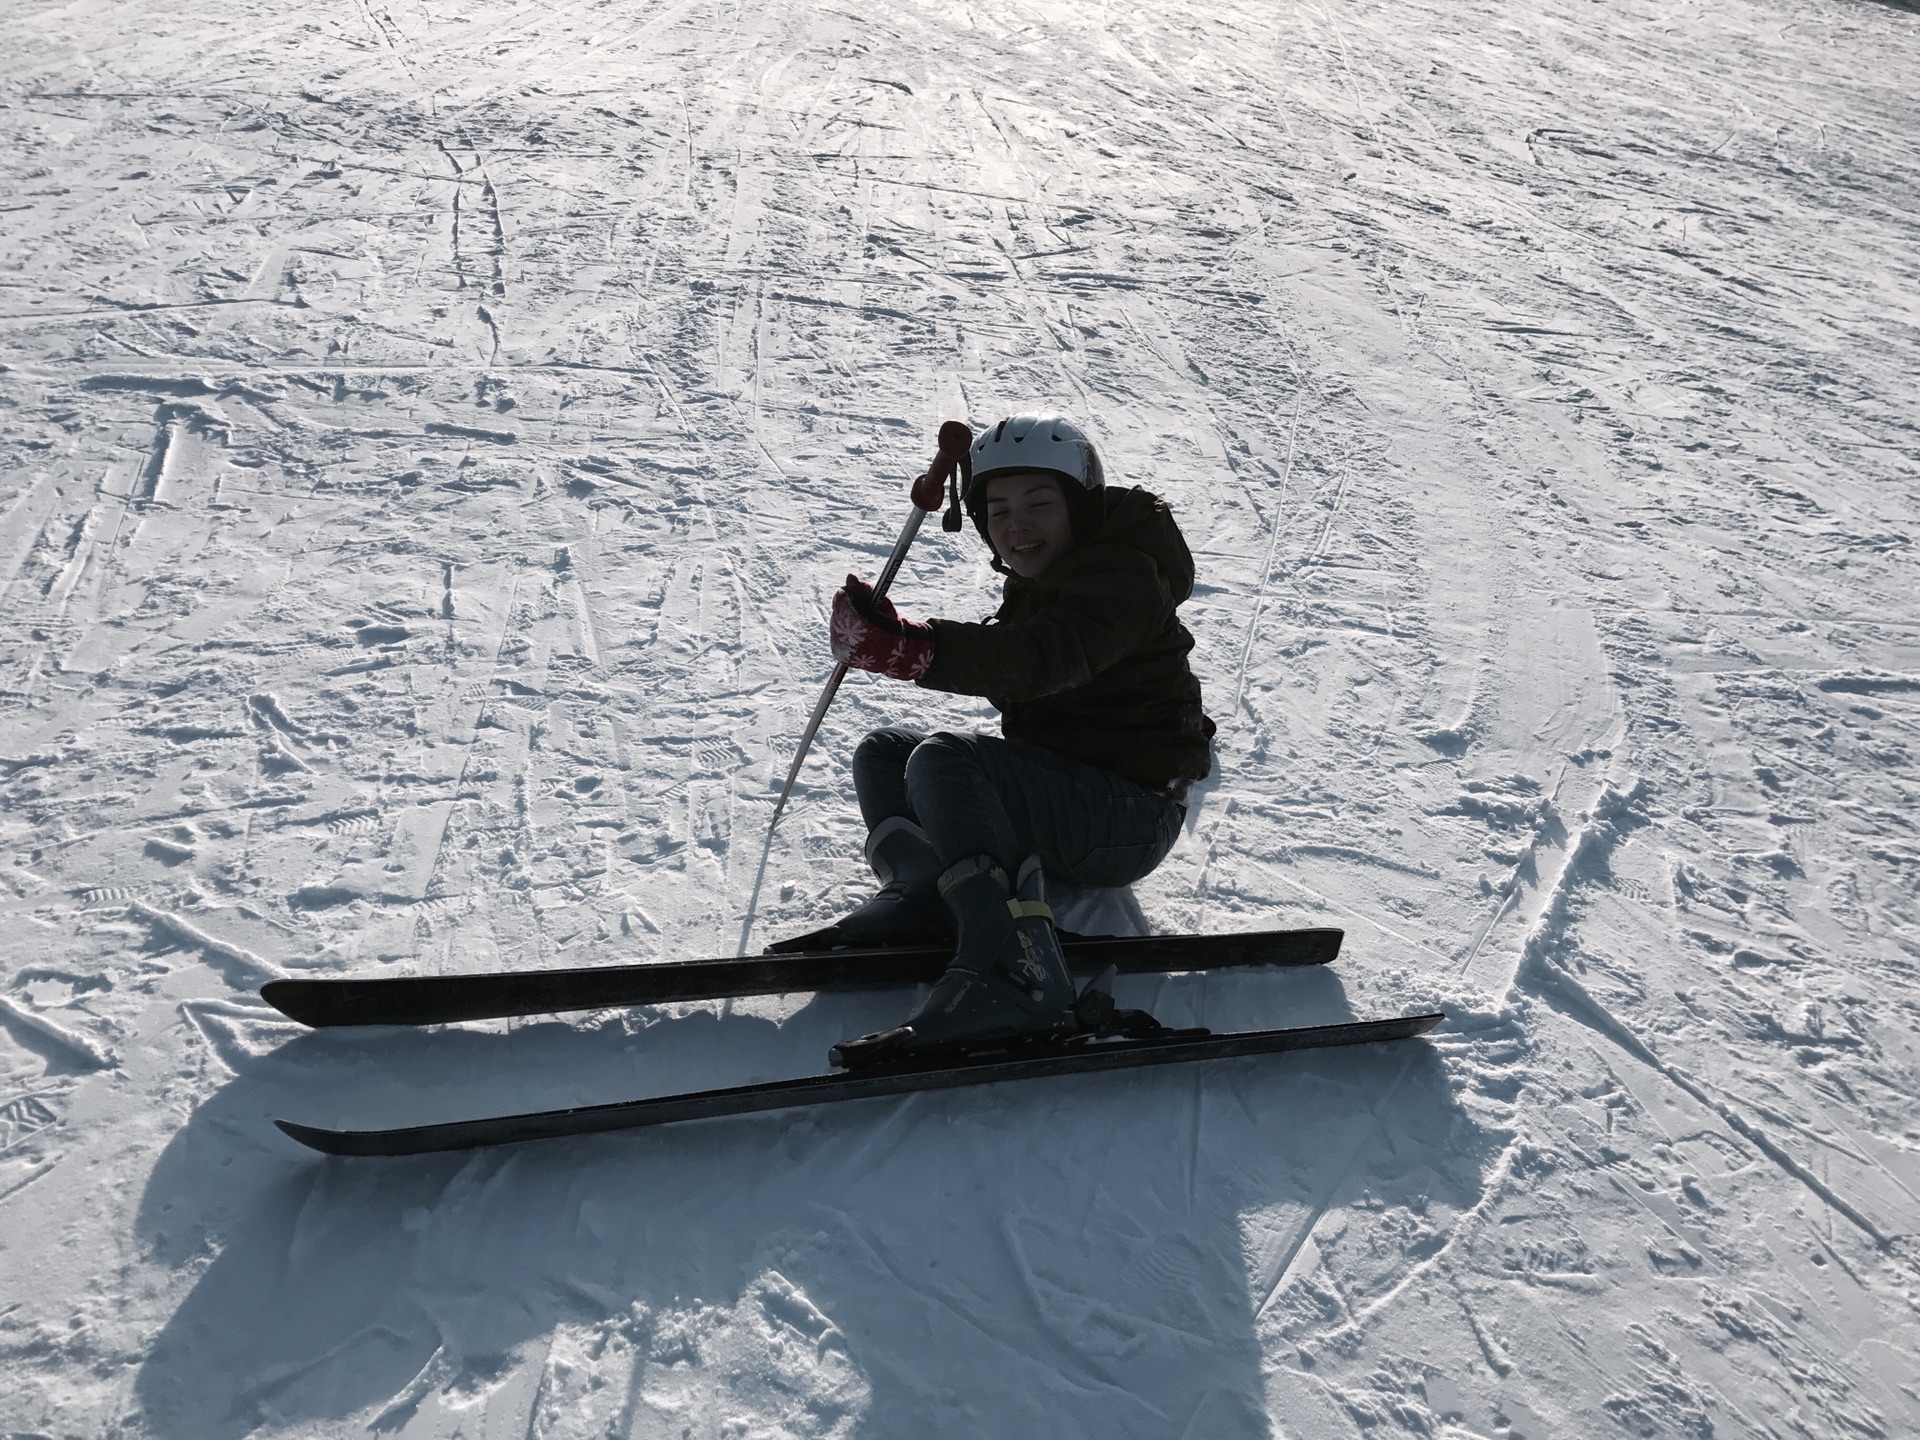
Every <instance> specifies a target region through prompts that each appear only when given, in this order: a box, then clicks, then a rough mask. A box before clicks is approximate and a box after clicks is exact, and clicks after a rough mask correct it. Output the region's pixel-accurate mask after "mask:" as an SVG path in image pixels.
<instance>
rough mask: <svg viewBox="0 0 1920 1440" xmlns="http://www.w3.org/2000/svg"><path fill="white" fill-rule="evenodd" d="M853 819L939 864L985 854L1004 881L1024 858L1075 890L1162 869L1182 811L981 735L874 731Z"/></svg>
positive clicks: (1046, 755) (858, 771)
mask: <svg viewBox="0 0 1920 1440" xmlns="http://www.w3.org/2000/svg"><path fill="white" fill-rule="evenodd" d="M853 785H854V789H855V790H856V791H857V792H858V793H859V796H860V813H861V814H862V815H863V816H864V817H865V818H866V822H867V828H868V829H869V830H871V829H873V828H874V827H875V826H876V825H878V824H879V823H880V822H881V821H882V820H885V819H887V818H888V817H889V816H893V815H899V816H904V817H905V818H906V819H909V820H912V821H914V822H915V823H916V824H918V825H919V826H920V828H921V829H922V830H924V831H926V832H927V838H928V839H929V840H930V841H932V843H933V848H934V850H935V851H936V852H938V854H939V856H940V862H941V864H942V865H952V864H954V863H956V862H957V861H960V860H964V859H966V858H967V856H969V855H991V856H993V857H994V858H995V859H996V860H998V861H999V862H1000V864H1001V865H1002V866H1003V867H1005V869H1006V871H1007V873H1008V874H1009V875H1011V874H1013V873H1014V871H1015V870H1016V869H1017V868H1018V867H1019V866H1020V864H1021V862H1022V861H1024V860H1025V859H1026V858H1027V856H1029V855H1038V856H1039V857H1040V863H1041V865H1042V866H1044V867H1045V869H1046V872H1047V874H1049V875H1051V876H1054V877H1056V878H1058V879H1061V880H1067V881H1071V882H1072V883H1074V884H1076V885H1100V886H1106V885H1129V884H1132V883H1133V882H1134V881H1135V880H1138V879H1139V878H1140V877H1141V876H1142V875H1145V874H1147V873H1148V872H1149V871H1151V870H1152V869H1153V867H1154V866H1156V865H1158V864H1159V863H1160V862H1161V861H1162V860H1163V859H1165V858H1166V854H1167V851H1169V850H1171V849H1172V848H1173V842H1174V841H1175V840H1177V839H1178V838H1179V837H1180V826H1181V822H1182V821H1183V820H1184V819H1185V817H1186V810H1185V808H1184V807H1183V806H1181V805H1178V804H1175V803H1174V802H1173V801H1172V800H1169V799H1167V798H1166V797H1165V796H1163V795H1156V794H1154V793H1153V792H1152V791H1150V790H1145V789H1142V788H1141V787H1140V786H1138V785H1136V784H1134V783H1133V781H1131V780H1129V779H1127V778H1126V777H1125V776H1123V775H1116V774H1114V773H1113V772H1112V771H1111V770H1102V769H1101V768H1100V767H1099V766H1097V765H1087V764H1083V763H1081V762H1080V761H1078V760H1067V759H1064V758H1062V757H1061V756H1059V755H1055V754H1054V753H1053V752H1052V751H1050V750H1043V749H1041V748H1040V747H1039V746H1037V745H1025V744H1021V743H1019V742H1018V741H1013V740H1001V739H998V738H995V737H993V736H989V735H957V734H952V733H949V732H945V731H943V732H941V733H939V734H937V735H921V734H918V733H916V732H914V731H912V730H891V729H890V730H875V731H874V732H872V733H871V734H870V735H868V736H867V738H866V739H864V740H862V741H861V742H860V746H859V748H858V749H857V750H855V751H854V752H853Z"/></svg>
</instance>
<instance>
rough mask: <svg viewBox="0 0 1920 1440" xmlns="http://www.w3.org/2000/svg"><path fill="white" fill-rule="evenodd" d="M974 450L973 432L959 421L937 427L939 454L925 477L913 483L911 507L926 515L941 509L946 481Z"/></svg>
mask: <svg viewBox="0 0 1920 1440" xmlns="http://www.w3.org/2000/svg"><path fill="white" fill-rule="evenodd" d="M971 448H973V431H972V430H970V429H968V428H967V426H966V425H964V424H962V423H961V422H960V421H958V420H949V421H947V422H946V424H944V425H942V426H941V427H940V439H939V450H938V452H937V453H936V454H935V455H934V457H933V463H932V464H931V465H929V466H927V473H926V474H924V475H922V476H921V477H920V478H919V479H918V480H915V481H914V482H913V503H914V504H915V505H917V506H919V507H920V508H921V509H922V510H925V511H927V512H929V513H931V512H933V511H935V510H938V509H939V508H940V500H941V497H942V496H943V495H944V493H945V492H946V489H947V480H948V477H949V476H951V475H952V474H953V472H954V468H955V467H956V466H958V465H959V464H960V463H961V462H962V461H963V460H965V459H966V455H967V451H968V450H970V449H971Z"/></svg>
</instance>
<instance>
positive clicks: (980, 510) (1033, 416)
mask: <svg viewBox="0 0 1920 1440" xmlns="http://www.w3.org/2000/svg"><path fill="white" fill-rule="evenodd" d="M967 461H968V476H967V488H966V494H965V495H964V497H962V498H963V500H964V502H965V504H966V507H967V514H968V515H969V516H971V517H972V519H973V526H974V529H976V530H978V531H979V532H980V537H981V538H982V539H983V540H987V543H988V544H992V543H993V542H992V541H991V539H989V538H988V536H987V482H988V481H989V480H991V479H993V478H994V476H996V475H1010V474H1013V473H1015V472H1017V471H1022V470H1038V471H1042V472H1044V473H1046V474H1050V475H1057V476H1059V477H1060V480H1061V482H1062V484H1061V487H1060V488H1061V491H1062V493H1063V494H1064V495H1065V496H1066V501H1067V510H1068V512H1069V514H1070V515H1071V516H1072V518H1073V533H1074V536H1075V538H1076V539H1084V538H1086V536H1087V535H1088V534H1090V533H1092V531H1093V530H1095V529H1097V528H1099V524H1100V521H1102V520H1104V519H1105V518H1106V506H1105V504H1104V497H1103V495H1102V493H1101V492H1103V491H1104V490H1105V489H1106V485H1107V477H1106V472H1105V470H1103V469H1102V468H1101V465H1100V453H1099V452H1098V451H1097V450H1095V449H1094V448H1093V441H1091V440H1089V439H1088V438H1087V434H1086V431H1084V430H1082V429H1081V428H1080V427H1079V426H1078V425H1076V424H1074V423H1073V422H1072V421H1071V420H1069V419H1067V418H1066V417H1065V416H1064V415H1055V414H1052V413H1050V412H1035V411H1025V412H1023V413H1021V414H1019V415H1009V416H1008V417H1007V418H1006V419H1004V420H1002V421H1000V422H999V423H998V424H996V425H990V426H988V427H987V429H986V430H985V431H983V432H982V433H981V435H980V438H979V439H977V440H975V441H974V442H973V449H972V450H971V451H970V452H969V453H968V455H967Z"/></svg>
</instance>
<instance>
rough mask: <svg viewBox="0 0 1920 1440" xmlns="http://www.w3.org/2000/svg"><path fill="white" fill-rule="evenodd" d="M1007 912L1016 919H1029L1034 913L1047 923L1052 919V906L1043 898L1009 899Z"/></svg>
mask: <svg viewBox="0 0 1920 1440" xmlns="http://www.w3.org/2000/svg"><path fill="white" fill-rule="evenodd" d="M1007 913H1008V914H1009V915H1011V916H1013V918H1014V919H1016V920H1029V919H1032V918H1033V917H1034V916H1036V915H1037V916H1039V917H1040V918H1041V919H1042V920H1046V921H1048V922H1049V923H1051V921H1052V920H1053V907H1052V906H1051V905H1049V904H1047V902H1046V901H1044V900H1009V901H1007Z"/></svg>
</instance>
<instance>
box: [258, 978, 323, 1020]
mask: <svg viewBox="0 0 1920 1440" xmlns="http://www.w3.org/2000/svg"><path fill="white" fill-rule="evenodd" d="M312 993H313V987H312V985H311V984H310V983H309V982H308V981H305V980H269V981H268V982H267V983H266V984H264V985H262V986H261V987H260V998H261V999H262V1000H264V1001H266V1002H267V1004H269V1005H271V1006H272V1007H273V1008H274V1009H276V1010H278V1011H279V1012H280V1013H281V1014H282V1015H284V1016H286V1017H287V1018H288V1019H289V1020H297V1021H299V1022H300V1023H301V1024H302V1025H318V1024H319V1023H320V1019H319V1017H318V1016H317V1015H316V1014H315V1012H314V1009H313V1007H312V1006H310V1005H308V1004H306V1003H304V1002H305V1001H306V999H307V997H308V996H309V995H311V994H312Z"/></svg>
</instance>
